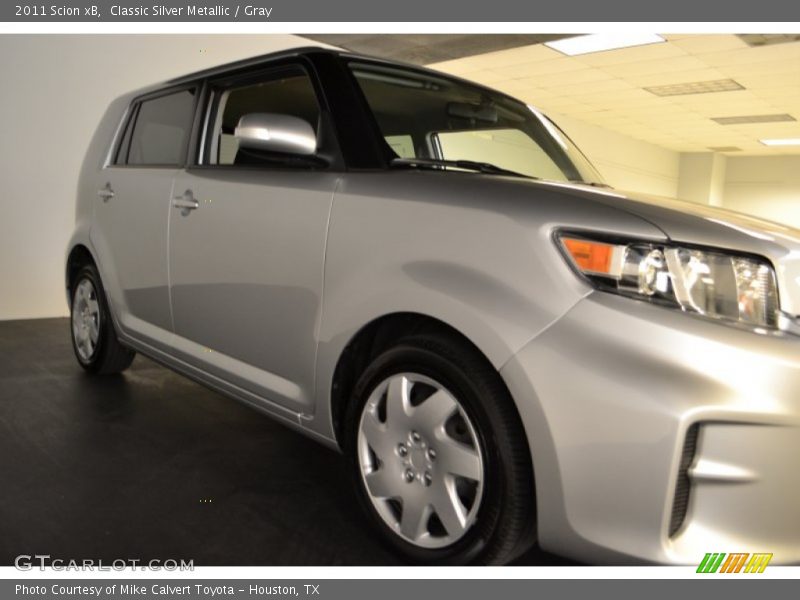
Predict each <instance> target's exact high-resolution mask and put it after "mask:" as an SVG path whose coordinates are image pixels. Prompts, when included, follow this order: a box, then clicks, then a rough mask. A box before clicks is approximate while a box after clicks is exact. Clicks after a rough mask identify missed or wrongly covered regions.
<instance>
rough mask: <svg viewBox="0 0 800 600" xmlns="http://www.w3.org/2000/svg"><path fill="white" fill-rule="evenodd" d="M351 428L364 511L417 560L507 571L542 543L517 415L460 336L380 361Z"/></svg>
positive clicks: (359, 387) (368, 373) (424, 340)
mask: <svg viewBox="0 0 800 600" xmlns="http://www.w3.org/2000/svg"><path fill="white" fill-rule="evenodd" d="M451 405H452V406H451ZM401 407H402V409H401ZM346 428H347V429H346V431H345V439H344V442H345V444H344V449H345V452H346V454H347V460H348V462H349V466H350V472H351V475H352V477H353V482H354V487H355V489H356V490H357V495H358V499H359V503H360V504H361V506H362V508H363V510H364V511H365V513H366V515H367V518H368V521H369V522H370V523H371V525H372V526H373V527H374V529H375V530H376V531H377V532H378V534H379V535H380V537H381V538H382V540H383V541H384V542H385V543H386V544H388V545H389V546H390V547H391V548H392V549H393V550H395V551H396V552H398V553H399V554H401V555H402V556H403V557H404V558H406V559H407V560H409V561H411V562H413V563H421V564H437V565H450V564H470V563H473V564H505V563H507V562H510V561H511V560H513V559H514V558H516V557H518V556H519V555H520V554H522V553H523V552H524V551H525V550H527V549H528V548H529V547H530V546H531V545H532V544H533V542H534V541H535V522H536V519H535V500H534V497H535V496H534V482H533V468H532V464H531V457H530V452H529V450H528V444H527V441H526V438H525V435H524V431H523V428H522V424H521V422H520V419H519V415H518V413H517V410H516V407H515V406H514V403H513V400H512V398H511V396H510V394H509V393H508V390H507V389H506V387H505V385H504V384H503V382H502V379H501V378H500V376H499V374H498V373H497V371H496V370H495V369H494V368H493V367H492V365H491V364H489V363H488V361H486V359H485V358H484V357H483V356H482V355H480V354H479V353H478V352H477V350H475V349H474V348H472V347H469V346H468V345H467V344H466V343H464V342H462V341H461V340H460V339H459V338H457V337H456V336H455V335H450V334H447V333H443V334H416V335H413V336H410V337H408V338H404V339H402V340H400V341H398V342H397V343H396V344H395V345H393V346H392V347H391V348H389V349H387V350H385V351H383V352H382V353H380V354H379V355H378V356H377V357H376V358H374V359H373V360H372V362H371V364H370V365H369V366H368V367H367V368H366V369H365V371H364V372H363V374H362V375H361V377H360V378H359V380H358V381H357V383H356V385H355V389H354V393H353V401H352V402H351V405H350V406H349V407H348V414H347V421H346ZM431 450H433V453H432V454H431ZM421 507H422V508H421ZM406 511H408V512H406ZM440 513H441V514H440Z"/></svg>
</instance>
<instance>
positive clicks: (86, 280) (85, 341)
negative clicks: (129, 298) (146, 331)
mask: <svg viewBox="0 0 800 600" xmlns="http://www.w3.org/2000/svg"><path fill="white" fill-rule="evenodd" d="M70 325H71V326H70V330H71V334H72V348H73V350H74V351H75V357H76V358H77V359H78V363H79V364H80V365H81V367H83V368H84V369H86V371H88V372H90V373H96V374H111V373H120V372H122V371H124V370H125V369H127V368H128V367H129V366H130V365H131V363H132V362H133V359H134V357H135V356H136V353H135V352H134V351H133V350H130V349H129V348H126V347H125V346H123V345H122V344H120V343H119V340H118V339H117V334H116V332H115V331H114V325H113V323H112V321H111V314H110V313H109V310H108V303H107V302H106V298H105V295H104V293H103V287H102V285H101V284H100V275H99V273H98V272H97V269H96V268H95V267H94V266H93V265H86V266H85V267H83V268H82V269H81V270H80V271H79V272H78V275H77V276H76V277H75V281H74V282H73V285H72V302H71V304H70Z"/></svg>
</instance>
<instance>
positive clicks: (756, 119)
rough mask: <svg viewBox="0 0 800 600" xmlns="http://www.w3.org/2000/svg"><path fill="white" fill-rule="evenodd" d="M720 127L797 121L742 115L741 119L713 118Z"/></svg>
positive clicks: (785, 115) (790, 116) (782, 117)
mask: <svg viewBox="0 0 800 600" xmlns="http://www.w3.org/2000/svg"><path fill="white" fill-rule="evenodd" d="M711 120H712V121H716V122H717V123H719V124H720V125H748V124H750V123H786V122H788V121H796V120H797V119H795V118H794V117H793V116H792V115H789V114H785V113H784V114H780V115H742V116H740V117H711Z"/></svg>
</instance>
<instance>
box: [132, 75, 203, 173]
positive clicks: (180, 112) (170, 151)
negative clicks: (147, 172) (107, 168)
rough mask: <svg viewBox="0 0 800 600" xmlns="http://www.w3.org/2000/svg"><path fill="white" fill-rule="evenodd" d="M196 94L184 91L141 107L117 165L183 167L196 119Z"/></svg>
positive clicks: (156, 99) (191, 91) (141, 104)
mask: <svg viewBox="0 0 800 600" xmlns="http://www.w3.org/2000/svg"><path fill="white" fill-rule="evenodd" d="M194 100H195V91H194V90H183V91H180V92H175V93H172V94H167V95H164V96H159V97H157V98H152V99H150V100H144V101H142V102H141V103H140V104H139V107H138V110H137V113H136V118H135V121H132V126H131V123H129V124H128V127H127V130H126V132H125V136H124V137H123V142H122V146H121V147H120V152H119V154H118V156H117V164H128V165H152V166H179V165H182V164H183V162H184V155H185V152H186V145H187V143H188V141H189V135H190V134H191V129H192V118H193V116H194Z"/></svg>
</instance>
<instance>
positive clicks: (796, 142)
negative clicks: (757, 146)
mask: <svg viewBox="0 0 800 600" xmlns="http://www.w3.org/2000/svg"><path fill="white" fill-rule="evenodd" d="M758 141H759V142H761V143H762V144H764V145H765V146H800V138H778V139H773V140H758Z"/></svg>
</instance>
